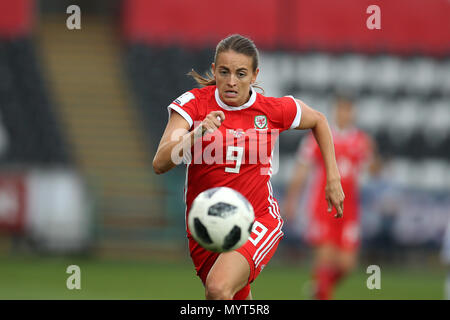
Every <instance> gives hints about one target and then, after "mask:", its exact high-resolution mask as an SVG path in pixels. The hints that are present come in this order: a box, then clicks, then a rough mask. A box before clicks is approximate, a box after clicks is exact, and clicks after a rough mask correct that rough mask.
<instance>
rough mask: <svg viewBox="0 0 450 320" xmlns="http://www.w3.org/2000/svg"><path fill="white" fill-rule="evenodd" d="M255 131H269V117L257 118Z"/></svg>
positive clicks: (261, 116)
mask: <svg viewBox="0 0 450 320" xmlns="http://www.w3.org/2000/svg"><path fill="white" fill-rule="evenodd" d="M255 129H267V117H266V116H265V115H259V116H255Z"/></svg>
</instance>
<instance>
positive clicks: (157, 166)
mask: <svg viewBox="0 0 450 320" xmlns="http://www.w3.org/2000/svg"><path fill="white" fill-rule="evenodd" d="M223 120H225V115H224V113H223V112H222V111H212V112H211V113H209V114H208V115H207V116H206V117H205V119H203V121H202V122H201V124H200V125H199V126H198V127H197V128H195V129H194V130H192V131H189V129H190V124H189V123H188V122H187V121H186V119H185V118H183V117H182V116H181V115H180V114H179V113H178V112H172V113H171V114H170V117H169V121H168V123H167V125H166V129H165V130H164V133H163V136H162V137H161V141H160V142H159V146H158V149H157V150H156V154H155V157H154V158H153V170H154V171H155V173H156V174H162V173H165V172H167V171H169V170H170V169H172V168H173V167H175V166H176V165H178V164H179V163H180V161H179V159H182V158H183V157H184V156H185V155H184V152H185V151H186V150H190V149H191V147H192V146H193V145H194V143H195V141H196V140H197V139H199V138H200V137H202V136H203V134H205V133H206V132H214V131H215V130H216V129H217V128H219V127H220V125H221V123H222V122H223Z"/></svg>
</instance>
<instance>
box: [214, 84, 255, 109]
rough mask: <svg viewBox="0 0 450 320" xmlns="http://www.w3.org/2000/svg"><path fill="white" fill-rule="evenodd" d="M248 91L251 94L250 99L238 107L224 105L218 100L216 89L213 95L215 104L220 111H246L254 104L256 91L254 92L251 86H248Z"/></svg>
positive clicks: (217, 90)
mask: <svg viewBox="0 0 450 320" xmlns="http://www.w3.org/2000/svg"><path fill="white" fill-rule="evenodd" d="M250 90H251V92H252V94H251V95H250V99H249V100H248V101H247V102H246V103H244V104H243V105H242V106H239V107H233V106H229V105H227V104H225V102H223V101H222V100H220V95H219V89H217V88H216V91H215V93H214V96H215V98H216V102H217V104H218V105H219V106H220V107H221V108H222V109H225V110H228V111H237V110H242V109H246V108H248V107H251V106H252V105H253V103H255V101H256V91H255V89H253V87H252V86H250Z"/></svg>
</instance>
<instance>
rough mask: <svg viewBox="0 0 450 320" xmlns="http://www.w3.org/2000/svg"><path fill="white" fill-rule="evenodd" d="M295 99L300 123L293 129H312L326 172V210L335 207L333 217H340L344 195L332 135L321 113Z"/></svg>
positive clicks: (342, 210)
mask: <svg viewBox="0 0 450 320" xmlns="http://www.w3.org/2000/svg"><path fill="white" fill-rule="evenodd" d="M295 101H296V102H297V103H298V104H299V105H300V108H301V119H300V124H299V125H298V126H297V127H296V128H295V129H297V130H306V129H311V130H312V133H313V135H314V138H315V139H316V141H317V144H318V146H319V149H320V152H321V154H322V158H323V161H324V164H325V169H326V174H327V185H326V188H325V197H326V200H327V202H328V212H331V210H332V207H335V208H336V211H337V214H336V215H335V217H336V218H339V217H342V216H343V214H344V198H345V195H344V192H343V190H342V186H341V176H340V174H339V169H338V166H337V163H336V156H335V152H334V143H333V137H332V135H331V130H330V126H329V125H328V121H327V118H326V117H325V115H324V114H323V113H321V112H319V111H317V110H314V109H313V108H311V107H309V106H308V105H307V104H306V103H304V102H303V101H301V100H299V99H295Z"/></svg>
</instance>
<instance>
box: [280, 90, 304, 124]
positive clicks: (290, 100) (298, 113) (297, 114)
mask: <svg viewBox="0 0 450 320" xmlns="http://www.w3.org/2000/svg"><path fill="white" fill-rule="evenodd" d="M281 102H282V110H283V128H284V130H288V129H295V128H297V127H298V126H299V125H300V119H301V117H302V109H301V108H300V104H299V103H298V102H297V101H296V100H295V99H294V97H293V96H286V97H283V98H281Z"/></svg>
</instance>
